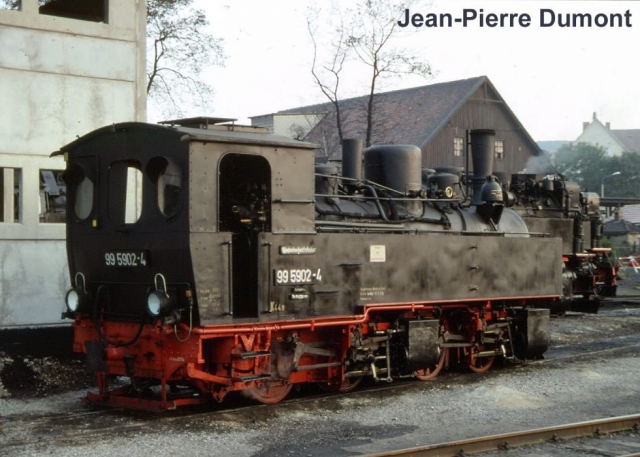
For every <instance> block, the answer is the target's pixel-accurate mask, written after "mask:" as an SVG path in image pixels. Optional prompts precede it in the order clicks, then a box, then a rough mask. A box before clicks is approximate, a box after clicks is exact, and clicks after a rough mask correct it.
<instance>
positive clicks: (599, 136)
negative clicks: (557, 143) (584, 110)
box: [574, 113, 640, 156]
mask: <svg viewBox="0 0 640 457" xmlns="http://www.w3.org/2000/svg"><path fill="white" fill-rule="evenodd" d="M574 143H589V144H592V145H594V146H601V147H603V148H604V150H605V151H606V152H607V155H608V156H619V155H622V153H623V152H640V130H638V129H626V130H624V129H623V130H614V129H611V124H610V123H609V122H607V123H606V124H603V123H602V122H600V120H599V119H598V118H597V116H596V113H593V119H592V120H591V122H583V123H582V133H581V134H580V135H579V136H578V138H576V140H575V141H574Z"/></svg>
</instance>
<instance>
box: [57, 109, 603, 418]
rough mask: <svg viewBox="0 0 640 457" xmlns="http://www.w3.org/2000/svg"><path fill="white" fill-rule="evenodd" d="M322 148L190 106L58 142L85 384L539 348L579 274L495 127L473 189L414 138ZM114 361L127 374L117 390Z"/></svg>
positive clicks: (477, 144) (409, 371)
mask: <svg viewBox="0 0 640 457" xmlns="http://www.w3.org/2000/svg"><path fill="white" fill-rule="evenodd" d="M189 122H190V123H191V124H194V125H190V124H189ZM351 146H354V145H353V144H352V145H351ZM314 148H315V145H313V144H309V143H304V142H299V141H295V140H292V139H289V138H285V137H279V136H274V135H269V134H267V133H265V132H264V131H262V130H260V129H255V128H249V127H239V126H233V125H215V119H209V118H199V119H192V120H189V121H188V122H187V123H185V124H184V125H179V126H161V125H148V124H139V123H126V124H117V125H114V126H109V127H105V128H103V129H100V130H97V131H95V132H92V133H90V134H88V135H86V136H84V137H82V138H79V139H78V140H76V141H74V142H73V143H71V144H69V145H67V146H65V147H63V148H62V149H61V151H60V152H59V153H60V154H62V153H64V154H65V158H66V160H67V170H66V172H65V181H66V183H67V186H68V222H67V243H68V256H69V266H70V270H71V278H72V288H71V290H70V291H69V292H68V294H67V297H66V303H67V308H68V311H67V313H66V316H67V317H69V318H73V319H74V329H75V343H74V350H76V351H78V352H86V354H87V363H88V366H89V367H90V368H91V369H93V370H95V371H96V372H97V375H98V387H99V391H98V393H89V394H88V398H89V400H91V401H93V402H96V403H104V404H111V405H120V406H128V407H137V408H147V409H157V410H162V409H170V408H174V407H176V406H178V405H181V404H190V403H198V402H202V401H208V400H210V399H215V400H221V399H222V398H223V397H224V396H225V395H226V394H227V393H229V392H232V391H240V390H244V391H248V392H250V393H251V394H252V395H253V397H254V398H256V399H257V400H259V401H261V402H265V403H275V402H278V401H280V400H281V399H283V398H284V397H285V396H286V395H287V393H288V392H289V391H290V389H291V387H292V386H293V385H294V384H297V383H306V382H316V383H320V384H321V385H322V386H324V387H326V388H329V389H339V390H349V389H351V388H353V387H355V385H356V384H357V383H358V381H359V380H360V379H362V378H363V377H364V376H371V377H373V378H374V379H376V380H386V381H391V380H393V379H397V378H400V377H418V378H420V379H423V380H427V379H430V378H432V377H434V376H436V375H437V374H438V372H439V371H440V370H441V369H442V367H443V366H444V365H445V364H449V363H461V364H464V365H466V366H468V367H469V368H470V369H471V370H473V371H477V372H482V371H486V370H488V369H489V367H490V366H491V364H492V363H493V360H494V358H495V357H496V356H504V357H507V358H510V359H525V358H535V357H538V356H540V355H541V354H543V353H544V352H545V351H546V349H547V348H548V345H549V309H548V308H550V307H552V306H553V305H554V304H558V303H560V302H561V301H562V300H564V299H565V298H568V296H569V295H570V292H571V291H570V290H569V289H570V287H569V285H570V284H571V285H572V284H573V282H574V280H575V278H574V276H573V274H569V273H567V272H566V271H564V273H563V270H566V268H567V266H568V265H567V266H565V264H563V251H564V249H563V240H562V238H560V237H556V236H550V235H549V231H545V230H540V231H538V230H537V229H536V230H532V229H531V228H530V227H529V224H530V222H529V219H531V220H533V219H537V218H540V219H543V218H544V217H543V216H545V214H542V213H539V212H540V211H541V209H535V210H531V208H529V209H527V207H528V206H532V205H534V203H535V202H536V201H537V200H536V199H535V198H533V197H531V198H529V199H528V200H527V199H525V197H523V196H522V195H520V197H519V198H520V200H521V201H522V202H523V203H522V204H521V205H519V206H517V207H518V208H519V209H518V211H515V210H513V209H510V208H509V205H511V204H513V203H515V201H516V197H515V196H514V195H513V194H512V193H510V192H507V191H505V190H504V189H503V186H501V185H500V183H499V182H498V181H497V179H496V178H495V176H492V173H491V172H492V161H493V132H492V131H487V130H479V131H474V132H472V134H471V148H472V151H473V168H474V176H475V178H473V198H472V199H471V200H469V199H468V198H467V193H466V192H465V189H464V187H463V186H461V185H460V176H461V173H459V172H458V171H456V170H447V169H442V170H439V172H438V170H436V171H434V172H431V171H429V170H424V172H423V170H422V169H421V151H420V149H419V148H417V147H415V146H408V145H393V146H375V147H371V148H369V149H367V150H366V151H365V152H364V161H363V160H362V155H363V154H362V150H361V148H360V147H358V145H357V143H356V144H355V147H348V148H347V149H346V150H345V157H344V160H343V173H342V175H338V173H337V169H336V168H335V167H334V166H333V165H331V164H323V165H318V166H317V168H316V170H315V171H316V172H317V174H315V180H314V153H313V150H314ZM362 162H364V170H363V169H362V166H361V164H362ZM452 171H453V172H452ZM314 182H315V189H314ZM558 182H560V181H558ZM554 183H555V181H554ZM544 189H545V190H546V187H544ZM552 191H555V188H554V190H552ZM526 193H527V188H526V186H525V189H524V193H523V195H525V194H526ZM561 193H562V196H563V197H567V198H566V199H565V200H560V201H561V202H563V205H565V206H563V208H564V210H563V211H562V212H560V213H556V212H553V211H551V210H549V211H547V213H552V214H546V216H549V215H551V216H553V218H556V219H558V220H559V221H560V222H559V224H560V225H561V226H562V227H564V225H566V224H565V222H566V221H565V219H566V220H571V221H573V219H572V218H573V217H574V216H575V215H576V214H579V213H580V214H582V213H583V209H584V208H585V201H589V199H588V198H587V197H585V196H582V197H581V196H580V195H579V194H578V193H577V189H570V190H568V191H566V192H565V190H563V191H562V192H561ZM525 203H526V205H525ZM527 205H528V206H527ZM531 211H533V212H531ZM519 213H522V214H523V215H524V216H525V217H523V216H521V215H520V214H519ZM530 213H531V214H530ZM581 217H582V216H581ZM547 219H549V217H547ZM572 223H573V222H572ZM572 227H573V225H572ZM582 238H584V237H582ZM594 240H595V238H594ZM572 241H573V240H572ZM574 247H577V248H579V249H582V248H581V247H580V246H577V245H576V244H574ZM597 253H599V251H593V252H591V253H589V254H588V253H583V252H582V251H580V252H577V251H576V250H572V251H571V255H577V256H581V255H582V254H585V255H587V254H588V255H591V254H594V255H596V254H597ZM585 258H586V259H587V260H589V259H593V256H592V257H589V256H587V257H585ZM576 277H577V276H576ZM563 288H564V293H563ZM565 293H566V294H567V297H565ZM113 376H128V377H129V378H130V380H131V383H130V385H127V386H125V387H120V388H117V389H114V390H110V388H109V380H110V379H111V378H112V377H113Z"/></svg>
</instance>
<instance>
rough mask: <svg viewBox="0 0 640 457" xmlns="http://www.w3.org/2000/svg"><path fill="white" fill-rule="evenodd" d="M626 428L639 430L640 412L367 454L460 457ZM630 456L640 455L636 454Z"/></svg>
mask: <svg viewBox="0 0 640 457" xmlns="http://www.w3.org/2000/svg"><path fill="white" fill-rule="evenodd" d="M626 430H634V431H636V432H638V431H639V430H640V414H635V415H630V416H619V417H611V418H607V419H599V420H592V421H586V422H578V423H574V424H566V425H558V426H554V427H545V428H539V429H534V430H525V431H521V432H513V433H503V434H499V435H491V436H484V437H481V438H472V439H467V440H460V441H451V442H448V443H440V444H433V445H429V446H421V447H415V448H410V449H403V450H399V451H390V452H382V453H378V454H370V455H369V456H368V457H391V456H398V457H399V456H412V457H429V456H440V457H446V456H452V457H455V456H458V457H459V456H464V455H471V454H479V453H486V452H491V451H499V450H505V449H513V448H517V447H521V446H527V445H532V444H540V443H544V442H558V441H560V440H571V439H575V438H582V437H587V436H591V435H604V434H610V433H616V432H621V431H626ZM631 455H638V454H637V453H635V454H631Z"/></svg>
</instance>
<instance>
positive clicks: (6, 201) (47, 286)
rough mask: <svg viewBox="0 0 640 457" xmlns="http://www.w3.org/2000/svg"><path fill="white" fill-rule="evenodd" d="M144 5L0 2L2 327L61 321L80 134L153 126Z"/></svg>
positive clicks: (132, 0) (130, 1) (123, 0)
mask: <svg viewBox="0 0 640 457" xmlns="http://www.w3.org/2000/svg"><path fill="white" fill-rule="evenodd" d="M145 41H146V3H145V1H144V0H0V49H2V52H1V53H0V100H2V108H3V109H2V110H0V328H7V327H13V326H30V325H44V324H59V323H61V322H62V321H61V319H60V315H61V312H62V311H63V310H64V296H65V293H66V291H67V289H68V287H69V278H68V272H67V260H66V259H67V257H66V252H65V243H64V238H65V227H64V223H63V222H64V220H65V217H66V215H65V213H64V201H65V200H64V199H65V187H64V182H63V181H62V179H61V171H62V170H63V169H64V166H65V164H64V160H63V159H61V158H56V159H52V158H49V155H50V153H51V152H53V151H55V150H57V149H58V148H59V147H60V146H62V145H64V144H66V143H68V142H70V141H72V140H73V139H75V138H76V136H79V135H82V134H85V133H87V132H89V131H91V130H93V129H95V128H98V127H101V126H104V125H107V124H111V123H114V122H122V121H144V120H145V119H146V85H145V81H146V72H145Z"/></svg>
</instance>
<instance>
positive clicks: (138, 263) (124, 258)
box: [104, 251, 149, 268]
mask: <svg viewBox="0 0 640 457" xmlns="http://www.w3.org/2000/svg"><path fill="white" fill-rule="evenodd" d="M148 257H149V254H148V252H147V251H109V252H106V253H105V254H104V264H105V265H106V266H108V267H128V268H140V267H142V268H144V267H146V266H147V262H148V261H147V259H148Z"/></svg>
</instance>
